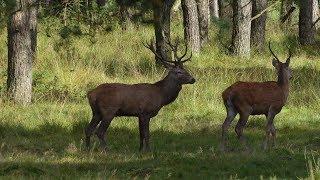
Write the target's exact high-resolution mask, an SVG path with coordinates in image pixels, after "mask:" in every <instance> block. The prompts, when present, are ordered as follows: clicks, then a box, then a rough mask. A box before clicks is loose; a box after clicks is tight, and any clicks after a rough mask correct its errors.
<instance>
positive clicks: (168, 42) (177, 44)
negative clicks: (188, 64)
mask: <svg viewBox="0 0 320 180" xmlns="http://www.w3.org/2000/svg"><path fill="white" fill-rule="evenodd" d="M165 42H166V43H167V44H168V45H169V46H170V48H171V51H172V52H173V55H174V58H177V57H178V46H179V40H178V39H176V41H175V44H174V45H173V44H172V43H171V42H170V40H168V39H165Z"/></svg>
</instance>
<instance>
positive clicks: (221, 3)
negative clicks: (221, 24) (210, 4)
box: [218, 0, 225, 19]
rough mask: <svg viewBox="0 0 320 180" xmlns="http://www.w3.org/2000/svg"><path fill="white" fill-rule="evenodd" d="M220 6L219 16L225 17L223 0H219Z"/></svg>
mask: <svg viewBox="0 0 320 180" xmlns="http://www.w3.org/2000/svg"><path fill="white" fill-rule="evenodd" d="M218 6H219V18H220V19H223V18H224V9H225V8H224V3H223V0H218Z"/></svg>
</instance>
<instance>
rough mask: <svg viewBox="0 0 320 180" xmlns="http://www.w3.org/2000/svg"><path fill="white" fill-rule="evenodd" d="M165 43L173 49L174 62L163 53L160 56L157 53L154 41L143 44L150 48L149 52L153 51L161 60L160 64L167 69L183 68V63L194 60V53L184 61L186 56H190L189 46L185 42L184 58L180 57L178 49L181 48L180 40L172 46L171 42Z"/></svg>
mask: <svg viewBox="0 0 320 180" xmlns="http://www.w3.org/2000/svg"><path fill="white" fill-rule="evenodd" d="M165 43H167V44H168V45H169V47H170V49H171V52H173V56H174V61H172V60H168V59H166V58H165V57H164V56H163V55H162V53H160V54H158V53H157V51H156V46H155V42H154V40H153V39H151V40H150V42H149V43H143V45H144V47H146V48H148V49H149V50H151V52H153V54H154V55H155V56H156V57H157V59H159V60H160V62H161V63H162V64H163V65H164V66H165V67H170V66H182V65H183V63H185V62H187V61H190V60H191V58H192V53H191V55H190V57H188V58H186V59H184V58H185V57H186V55H187V54H188V44H187V43H186V42H185V51H184V53H183V54H182V56H179V55H178V48H179V43H180V40H179V39H176V40H175V43H174V44H172V43H171V42H170V41H167V40H166V41H165Z"/></svg>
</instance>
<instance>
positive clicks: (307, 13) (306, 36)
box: [299, 0, 315, 45]
mask: <svg viewBox="0 0 320 180" xmlns="http://www.w3.org/2000/svg"><path fill="white" fill-rule="evenodd" d="M312 9H313V0H303V1H300V14H299V41H300V43H301V44H302V45H310V44H313V43H314V42H315V27H314V26H312V25H313V22H312V15H313V12H312Z"/></svg>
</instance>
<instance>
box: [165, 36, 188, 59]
mask: <svg viewBox="0 0 320 180" xmlns="http://www.w3.org/2000/svg"><path fill="white" fill-rule="evenodd" d="M166 43H167V44H168V45H169V46H170V48H171V51H172V52H173V55H174V59H175V64H176V65H182V64H183V63H185V62H187V61H189V60H191V58H192V52H191V55H190V57H189V58H187V59H185V60H183V58H184V57H185V56H186V55H187V54H188V43H186V42H184V45H185V51H184V53H183V54H182V56H180V57H179V55H178V47H179V44H180V40H179V39H176V40H175V43H174V44H172V43H171V42H170V41H166Z"/></svg>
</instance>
